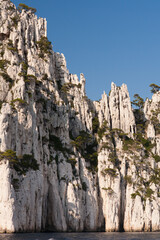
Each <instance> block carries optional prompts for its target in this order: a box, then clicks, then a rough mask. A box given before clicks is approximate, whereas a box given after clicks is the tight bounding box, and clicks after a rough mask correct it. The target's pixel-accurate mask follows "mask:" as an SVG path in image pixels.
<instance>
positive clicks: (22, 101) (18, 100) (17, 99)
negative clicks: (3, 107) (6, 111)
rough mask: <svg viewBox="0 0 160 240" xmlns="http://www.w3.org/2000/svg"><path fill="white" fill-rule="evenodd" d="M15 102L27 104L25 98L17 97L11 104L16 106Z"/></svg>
mask: <svg viewBox="0 0 160 240" xmlns="http://www.w3.org/2000/svg"><path fill="white" fill-rule="evenodd" d="M15 102H18V103H19V105H21V106H24V105H26V104H27V102H26V101H24V100H23V99H21V98H16V99H14V100H12V101H11V103H10V105H11V106H13V107H14V103H15Z"/></svg>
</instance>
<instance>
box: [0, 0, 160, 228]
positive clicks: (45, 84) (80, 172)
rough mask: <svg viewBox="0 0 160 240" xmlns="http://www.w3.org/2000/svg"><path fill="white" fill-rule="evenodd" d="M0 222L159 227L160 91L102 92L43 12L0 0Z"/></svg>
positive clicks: (122, 89) (15, 225)
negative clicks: (52, 32) (140, 101)
mask: <svg viewBox="0 0 160 240" xmlns="http://www.w3.org/2000/svg"><path fill="white" fill-rule="evenodd" d="M0 18H1V26H0V188H1V192H0V231H1V232H18V231H19V232H21V231H25V232H26V231H45V230H51V231H100V230H105V231H122V230H124V231H159V230H160V92H157V93H155V94H154V95H153V98H152V100H146V102H145V105H144V109H137V110H133V109H132V106H131V102H130V98H129V93H128V90H127V86H126V85H125V84H123V85H122V86H121V87H117V86H116V85H115V84H114V83H112V86H111V91H110V94H109V96H107V95H106V93H104V94H103V95H102V99H101V100H100V101H99V102H93V101H91V100H89V99H88V98H87V96H86V94H85V77H84V75H83V74H81V76H80V80H79V79H78V77H77V75H72V74H70V73H69V71H68V69H67V67H66V60H65V57H64V55H63V54H60V53H56V52H54V51H53V50H52V46H51V43H50V42H49V41H48V39H47V31H46V20H45V19H42V18H39V19H38V18H37V17H36V16H35V14H34V13H33V11H32V9H30V10H29V9H28V10H25V9H23V10H22V11H18V10H16V8H15V6H14V5H13V4H12V3H11V2H10V1H9V0H0Z"/></svg>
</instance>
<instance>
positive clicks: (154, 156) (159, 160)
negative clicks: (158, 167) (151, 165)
mask: <svg viewBox="0 0 160 240" xmlns="http://www.w3.org/2000/svg"><path fill="white" fill-rule="evenodd" d="M152 157H153V158H154V160H155V161H156V163H159V162H160V156H159V155H157V154H152Z"/></svg>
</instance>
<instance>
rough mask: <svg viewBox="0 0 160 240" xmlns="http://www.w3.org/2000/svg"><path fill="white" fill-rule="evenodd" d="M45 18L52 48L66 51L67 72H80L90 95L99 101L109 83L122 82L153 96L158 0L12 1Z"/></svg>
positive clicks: (159, 65) (157, 71)
mask: <svg viewBox="0 0 160 240" xmlns="http://www.w3.org/2000/svg"><path fill="white" fill-rule="evenodd" d="M12 2H13V3H15V4H16V5H18V4H19V3H20V2H23V3H25V4H27V5H28V6H32V7H35V8H37V14H38V16H40V17H45V18H47V21H48V39H49V40H50V41H51V42H52V44H53V50H54V51H58V52H61V53H64V55H65V57H66V60H67V66H68V69H69V71H70V72H71V73H76V74H78V75H79V74H80V73H81V72H83V73H84V75H85V77H86V92H87V95H88V97H89V98H91V99H93V100H98V99H100V98H101V94H102V93H103V91H104V90H105V91H106V92H107V93H108V92H109V91H110V84H111V82H112V81H113V82H115V83H116V84H117V85H118V86H120V85H121V84H122V83H126V84H127V86H128V90H129V93H130V97H131V98H132V97H133V95H134V93H138V94H140V96H141V97H143V98H144V99H145V98H146V97H149V98H151V94H150V88H149V84H151V83H156V84H158V85H160V0H45V1H44V0H22V1H19V0H13V1H12Z"/></svg>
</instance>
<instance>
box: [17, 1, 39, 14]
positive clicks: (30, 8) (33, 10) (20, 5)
mask: <svg viewBox="0 0 160 240" xmlns="http://www.w3.org/2000/svg"><path fill="white" fill-rule="evenodd" d="M23 9H24V10H26V11H31V12H32V13H35V12H36V11H37V10H36V8H33V7H29V6H27V5H26V4H24V3H20V4H19V5H18V11H19V12H22V10H23Z"/></svg>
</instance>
